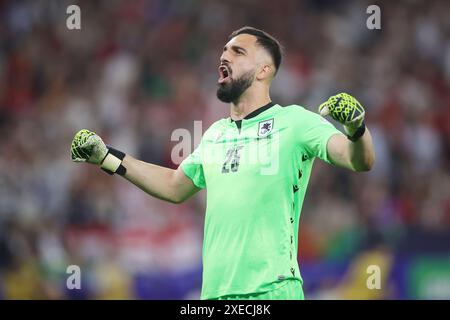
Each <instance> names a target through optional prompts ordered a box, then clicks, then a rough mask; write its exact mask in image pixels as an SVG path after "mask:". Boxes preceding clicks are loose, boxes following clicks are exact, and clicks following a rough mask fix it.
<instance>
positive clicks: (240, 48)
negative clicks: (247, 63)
mask: <svg viewBox="0 0 450 320" xmlns="http://www.w3.org/2000/svg"><path fill="white" fill-rule="evenodd" d="M231 49H233V50H234V51H239V50H241V51H244V53H247V50H245V49H244V48H242V47H240V46H237V45H232V46H231ZM226 50H227V46H225V47H223V51H226Z"/></svg>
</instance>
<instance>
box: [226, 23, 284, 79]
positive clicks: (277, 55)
mask: <svg viewBox="0 0 450 320" xmlns="http://www.w3.org/2000/svg"><path fill="white" fill-rule="evenodd" d="M240 34H250V35H252V36H255V37H256V43H258V44H259V45H261V46H262V47H263V48H264V49H266V50H267V52H269V54H270V56H271V57H272V59H273V62H274V64H275V74H276V73H277V71H278V68H279V67H280V64H281V57H282V55H283V47H282V46H281V44H280V42H279V41H278V40H277V39H275V38H274V37H272V36H271V35H270V34H268V33H267V32H264V31H262V30H259V29H256V28H253V27H249V26H245V27H242V28H240V29H238V30H235V31H233V32H232V33H231V34H230V36H229V37H228V40H231V39H232V38H234V37H236V36H238V35H240Z"/></svg>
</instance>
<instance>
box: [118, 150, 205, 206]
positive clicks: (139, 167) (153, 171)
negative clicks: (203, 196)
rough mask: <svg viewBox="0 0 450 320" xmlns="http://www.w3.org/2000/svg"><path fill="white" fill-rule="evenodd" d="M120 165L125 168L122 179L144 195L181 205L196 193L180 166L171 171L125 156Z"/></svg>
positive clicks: (194, 187) (197, 189)
mask: <svg viewBox="0 0 450 320" xmlns="http://www.w3.org/2000/svg"><path fill="white" fill-rule="evenodd" d="M122 165H123V166H124V167H125V168H126V173H125V175H124V178H125V179H127V180H128V181H130V182H131V183H133V184H134V185H135V186H137V187H139V188H140V189H142V190H143V191H145V192H146V193H148V194H150V195H152V196H154V197H156V198H158V199H161V200H165V201H169V202H172V203H181V202H183V201H185V200H186V199H188V198H189V197H191V196H192V195H193V194H195V193H196V192H198V191H199V190H200V188H197V187H196V186H195V185H194V183H193V182H192V180H191V179H189V178H188V177H186V175H185V174H184V172H183V170H182V169H181V166H179V167H178V169H176V170H173V169H169V168H165V167H161V166H157V165H154V164H151V163H147V162H143V161H140V160H137V159H135V158H133V157H132V156H130V155H126V156H125V158H124V159H123V162H122Z"/></svg>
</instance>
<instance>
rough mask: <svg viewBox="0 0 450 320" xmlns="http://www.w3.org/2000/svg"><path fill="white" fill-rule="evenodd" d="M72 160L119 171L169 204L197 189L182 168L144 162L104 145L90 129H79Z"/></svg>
mask: <svg viewBox="0 0 450 320" xmlns="http://www.w3.org/2000/svg"><path fill="white" fill-rule="evenodd" d="M71 157H72V161H74V162H88V163H92V164H95V165H98V166H100V167H101V169H103V170H104V171H106V172H107V173H109V174H114V173H116V174H119V175H121V176H123V177H124V178H125V179H127V180H128V181H130V182H131V183H133V184H134V185H136V186H137V187H139V188H140V189H142V190H143V191H145V192H147V193H148V194H150V195H152V196H154V197H156V198H159V199H162V200H165V201H169V202H172V203H180V202H183V201H184V200H186V199H187V198H189V197H190V196H192V195H193V194H195V193H196V192H197V191H199V190H200V189H199V188H197V187H196V186H195V185H194V183H193V182H192V181H191V180H190V179H189V178H187V177H186V176H185V174H184V172H183V170H182V169H181V167H178V169H176V170H173V169H169V168H165V167H161V166H157V165H154V164H151V163H147V162H143V161H140V160H137V159H135V158H133V157H132V156H130V155H126V154H125V153H123V152H121V151H118V150H116V149H114V148H112V147H109V146H106V145H105V143H104V142H103V141H102V139H101V138H100V137H99V136H98V135H97V134H95V133H94V132H91V131H89V130H80V131H79V132H78V133H77V134H76V135H75V137H74V139H73V141H72V146H71Z"/></svg>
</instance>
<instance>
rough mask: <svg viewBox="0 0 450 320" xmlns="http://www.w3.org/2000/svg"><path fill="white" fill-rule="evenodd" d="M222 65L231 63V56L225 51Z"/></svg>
mask: <svg viewBox="0 0 450 320" xmlns="http://www.w3.org/2000/svg"><path fill="white" fill-rule="evenodd" d="M220 63H221V64H222V63H223V64H228V63H230V58H229V56H228V54H227V52H226V51H224V52H223V53H222V55H221V56H220Z"/></svg>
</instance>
